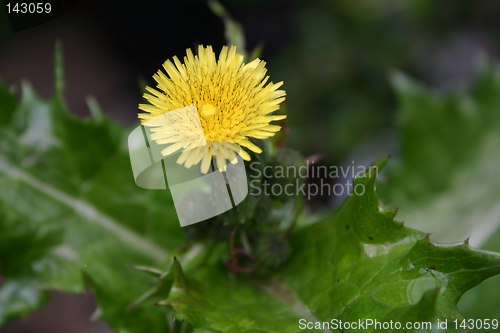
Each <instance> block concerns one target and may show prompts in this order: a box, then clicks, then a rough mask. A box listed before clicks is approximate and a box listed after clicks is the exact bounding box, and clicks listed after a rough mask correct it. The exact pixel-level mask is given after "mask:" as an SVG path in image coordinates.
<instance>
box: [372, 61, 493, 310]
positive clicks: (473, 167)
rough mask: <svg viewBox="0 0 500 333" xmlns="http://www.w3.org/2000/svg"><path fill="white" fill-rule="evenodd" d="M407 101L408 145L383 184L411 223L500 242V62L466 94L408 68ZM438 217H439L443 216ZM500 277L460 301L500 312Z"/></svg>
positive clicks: (440, 236) (402, 86)
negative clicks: (434, 84) (442, 90)
mask: <svg viewBox="0 0 500 333" xmlns="http://www.w3.org/2000/svg"><path fill="white" fill-rule="evenodd" d="M393 82H394V85H395V87H396V91H397V95H398V98H399V100H400V104H401V111H400V116H399V126H400V129H399V130H400V139H401V143H400V145H401V149H400V154H399V158H397V159H398V161H397V162H396V163H394V165H392V166H390V167H389V169H388V170H387V173H386V176H387V179H388V181H387V182H385V183H383V184H380V186H379V187H380V189H381V193H382V194H381V196H382V197H383V198H384V199H385V201H386V202H387V203H390V204H391V205H395V206H398V207H401V213H402V215H403V216H407V223H408V225H409V226H412V227H415V228H418V229H420V230H425V231H428V232H431V233H432V239H434V240H437V241H444V242H453V241H456V240H457V239H465V238H467V237H470V242H471V244H472V245H473V246H476V247H479V246H481V247H482V248H484V249H487V250H493V251H498V250H500V248H499V247H498V246H497V244H500V228H499V227H500V205H499V202H498V198H499V197H500V177H498V166H499V165H500V145H499V144H498V143H499V142H500V113H499V112H498V110H499V109H500V70H499V69H498V68H496V67H493V66H491V65H487V64H484V65H483V67H482V68H481V71H480V74H479V76H478V79H477V82H476V85H475V87H474V88H473V89H472V91H470V92H469V93H467V94H438V93H435V92H432V91H430V90H429V89H426V88H425V87H423V86H421V85H419V84H418V83H416V82H414V81H412V80H410V79H408V78H407V77H405V76H404V75H402V74H397V75H395V76H394V77H393ZM436 221H438V222H439V223H436ZM499 288H500V278H499V277H496V278H495V279H492V280H491V281H487V282H485V283H484V285H481V286H479V287H478V288H475V289H474V290H472V291H471V292H470V293H468V295H466V297H465V298H464V300H463V302H462V303H461V307H462V308H463V309H464V311H465V313H467V316H468V317H471V318H478V317H484V318H486V317H496V316H498V315H499V312H498V309H499V308H500V300H499V299H498V298H497V297H489V295H492V294H495V293H496V292H497V291H498V289H499Z"/></svg>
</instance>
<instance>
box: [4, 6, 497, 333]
mask: <svg viewBox="0 0 500 333" xmlns="http://www.w3.org/2000/svg"><path fill="white" fill-rule="evenodd" d="M223 4H224V5H225V6H226V7H227V9H228V10H229V12H230V13H231V15H232V17H233V18H234V19H235V20H236V21H238V22H240V23H241V25H242V26H243V27H244V31H245V37H246V41H247V49H248V50H249V51H251V50H252V49H253V48H255V47H257V46H258V45H262V47H263V51H262V56H261V58H262V59H264V60H265V61H267V62H268V69H269V73H270V75H271V78H272V79H273V80H274V81H281V80H283V81H284V82H285V86H284V87H285V89H286V90H287V94H288V97H287V103H286V112H287V113H288V115H289V118H288V125H289V127H290V131H291V132H292V133H294V135H289V137H288V144H289V145H290V146H292V147H293V148H296V149H298V150H301V151H302V152H303V153H304V154H305V155H309V154H314V153H317V152H321V153H322V154H323V163H326V164H329V165H332V164H341V163H343V162H345V161H346V160H348V159H351V158H353V157H352V156H357V158H358V159H359V158H361V159H376V158H379V157H380V156H383V154H385V153H386V152H387V151H388V150H391V149H392V148H391V147H392V146H393V145H394V140H395V139H394V128H395V121H394V119H395V117H394V115H395V112H397V105H396V99H395V96H394V94H393V90H392V88H391V85H390V82H389V80H388V76H389V74H390V73H391V72H392V71H394V70H396V69H397V70H401V71H404V72H406V73H409V74H410V75H411V76H413V77H415V78H417V79H418V80H420V81H422V82H424V83H426V84H427V85H430V86H432V87H434V88H436V89H438V90H441V91H456V90H464V89H467V88H468V87H470V85H471V84H473V82H474V79H475V77H476V72H477V64H478V62H479V61H481V59H483V58H491V59H497V58H498V51H499V48H500V2H498V1H492V0H480V1H466V0H455V1H432V0H407V1H400V0H380V1H373V0H337V1H326V0H325V1H291V0H286V1H277V0H271V1H269V0H266V1H264V0H239V1H223ZM56 40H60V41H61V42H62V44H63V47H64V54H65V70H66V75H65V77H66V98H67V103H68V105H69V108H70V109H71V110H72V112H74V113H75V114H78V115H80V116H86V115H88V114H89V111H88V108H87V105H86V99H87V98H88V97H89V96H94V97H95V98H96V99H97V100H98V102H99V103H100V105H101V107H102V108H103V109H104V110H105V111H107V112H108V113H109V114H110V115H111V117H113V118H115V119H116V120H117V121H119V122H120V123H122V124H124V125H126V126H132V125H133V124H134V123H135V122H136V117H137V111H138V110H137V104H138V103H139V102H140V100H141V89H140V86H141V84H140V82H144V81H145V82H147V83H152V79H151V76H152V75H153V73H154V72H156V71H157V70H158V69H159V68H160V67H161V64H162V63H163V62H164V61H165V60H166V59H168V58H171V57H172V56H173V55H177V56H180V57H182V56H183V55H184V54H185V49H186V48H189V47H194V46H196V45H197V44H210V45H213V46H214V48H215V50H216V52H218V50H220V47H221V46H222V45H223V44H224V43H225V40H224V25H223V22H222V21H221V20H220V19H219V18H218V17H216V16H215V15H214V14H213V13H212V12H211V10H210V9H209V7H208V6H207V3H206V2H204V1H188V0H183V1H140V2H139V1H137V2H134V3H132V2H125V1H79V2H77V3H76V5H75V6H74V7H73V8H72V9H71V10H69V11H68V12H67V13H66V14H64V15H62V16H61V17H59V18H56V19H54V20H52V21H50V22H47V23H45V24H42V25H39V26H36V27H34V28H31V29H27V30H23V31H19V32H16V33H13V34H10V35H6V36H2V37H0V78H1V79H2V80H3V81H5V82H6V83H7V84H9V85H15V84H17V83H19V82H20V81H21V80H24V79H28V78H29V81H31V82H32V84H33V85H34V86H35V89H36V90H37V91H38V92H39V93H40V94H41V95H42V96H43V97H50V96H51V94H52V92H53V84H52V80H53V75H52V69H53V60H52V59H53V52H54V44H55V42H56ZM299 125H300V126H299ZM319 133H321V135H319ZM305 138H307V140H306V139H305ZM94 309H95V304H94V302H93V300H92V296H91V295H83V296H75V295H66V294H60V293H57V294H55V297H53V298H52V300H51V301H50V303H49V304H48V305H47V306H46V307H45V308H44V309H42V310H40V311H39V312H37V313H35V314H33V315H31V316H29V317H28V318H23V319H20V320H17V321H15V322H13V323H11V324H10V325H8V326H7V327H6V328H5V329H3V330H1V332H2V333H14V332H16V333H20V332H37V333H42V332H47V333H49V332H50V333H57V332H82V333H83V332H106V330H107V329H106V326H105V324H103V323H99V322H89V321H88V319H89V318H90V317H91V315H92V312H93V311H94Z"/></svg>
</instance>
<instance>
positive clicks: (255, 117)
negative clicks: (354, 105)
mask: <svg viewBox="0 0 500 333" xmlns="http://www.w3.org/2000/svg"><path fill="white" fill-rule="evenodd" d="M163 68H164V69H165V71H166V74H167V75H168V76H167V75H165V74H164V73H163V72H162V71H161V70H159V71H158V73H156V74H155V75H154V76H153V78H154V79H155V81H156V82H157V89H154V88H151V87H147V88H146V90H147V91H148V93H146V94H144V98H145V99H146V100H147V101H148V102H149V103H151V104H140V105H139V109H141V110H143V111H145V112H144V113H140V114H139V118H141V119H142V121H143V124H145V125H146V126H151V127H153V128H152V131H153V132H154V134H153V135H152V138H153V140H154V141H156V142H157V143H158V144H170V146H168V147H166V148H165V149H163V151H162V155H163V156H167V155H170V154H173V153H175V152H176V151H178V150H182V153H181V155H180V156H179V158H178V160H177V163H179V164H184V165H185V166H186V167H191V166H192V165H196V164H198V163H199V162H201V171H202V172H203V173H206V172H207V171H208V169H209V166H210V161H211V159H212V157H215V160H216V162H217V165H218V166H219V168H223V165H224V164H225V160H226V159H227V160H229V161H231V162H232V163H235V162H236V161H235V156H236V154H239V155H240V156H241V157H242V158H243V159H244V160H247V161H248V160H250V155H249V154H248V152H246V151H245V150H244V149H243V148H246V149H249V150H251V151H253V152H255V153H261V152H262V150H261V149H260V148H259V147H258V146H256V145H255V144H253V143H252V142H251V141H250V140H249V138H256V139H267V138H269V137H272V136H273V135H274V134H275V133H276V132H277V131H279V130H280V126H278V125H273V124H271V122H272V121H276V120H281V119H284V118H286V116H285V115H273V114H272V113H273V112H274V111H276V110H278V109H279V105H280V103H281V102H283V101H284V100H285V97H284V96H285V91H283V90H278V88H279V87H281V85H282V84H283V82H279V83H274V84H273V83H272V82H271V83H267V81H268V80H269V76H266V71H267V70H266V68H265V62H264V61H262V60H260V59H255V60H253V61H251V62H250V63H248V64H244V63H243V55H241V54H239V53H237V52H236V47H234V46H232V47H231V48H230V49H228V48H227V47H223V48H222V51H221V52H220V55H219V58H218V60H217V59H216V57H215V53H214V52H213V51H212V47H211V46H207V47H203V46H199V47H198V55H196V56H195V55H193V53H192V52H191V50H190V49H187V51H186V56H185V57H184V63H181V62H180V61H179V59H178V58H177V57H174V58H173V63H172V62H171V61H170V60H167V61H166V62H165V63H164V64H163ZM183 107H196V111H197V113H198V117H197V118H199V121H198V119H193V117H190V116H185V117H182V116H180V117H179V116H178V117H176V119H177V120H175V121H172V120H166V117H159V116H161V115H165V114H166V113H168V112H170V111H173V110H177V109H180V108H183ZM188 109H189V108H188ZM157 117H158V118H157ZM155 118H156V119H155ZM195 118H196V117H195ZM153 119H154V120H153ZM148 120H151V121H149V122H148ZM200 125H201V129H202V133H203V135H204V138H203V139H204V140H205V141H206V145H205V147H204V148H205V149H204V150H203V149H202V148H200V147H199V138H193V134H192V133H196V130H197V129H198V128H199V127H200ZM201 129H200V132H201ZM207 146H208V149H207Z"/></svg>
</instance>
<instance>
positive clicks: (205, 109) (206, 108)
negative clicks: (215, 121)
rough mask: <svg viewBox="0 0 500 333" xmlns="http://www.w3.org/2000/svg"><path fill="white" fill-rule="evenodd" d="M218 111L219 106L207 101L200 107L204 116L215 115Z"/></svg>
mask: <svg viewBox="0 0 500 333" xmlns="http://www.w3.org/2000/svg"><path fill="white" fill-rule="evenodd" d="M216 112H217V108H216V107H215V106H213V104H211V103H205V104H203V105H202V106H201V108H200V114H201V115H202V117H203V118H208V117H211V116H213V115H214V114H215V113H216Z"/></svg>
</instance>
